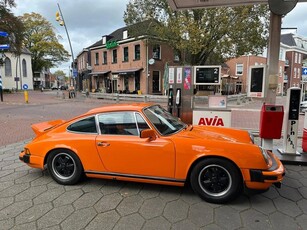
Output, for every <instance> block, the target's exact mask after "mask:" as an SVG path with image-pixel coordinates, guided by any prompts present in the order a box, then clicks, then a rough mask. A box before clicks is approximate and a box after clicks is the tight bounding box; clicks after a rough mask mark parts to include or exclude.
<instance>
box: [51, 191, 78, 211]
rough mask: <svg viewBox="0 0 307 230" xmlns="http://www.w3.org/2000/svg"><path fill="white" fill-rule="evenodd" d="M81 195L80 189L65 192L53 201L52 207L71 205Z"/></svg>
mask: <svg viewBox="0 0 307 230" xmlns="http://www.w3.org/2000/svg"><path fill="white" fill-rule="evenodd" d="M82 195H83V191H82V190H81V189H78V190H72V191H69V192H65V193H63V194H62V195H61V196H59V197H58V198H57V199H55V200H54V201H53V205H54V206H55V207H59V206H63V205H67V204H72V203H73V202H75V201H76V200H77V199H78V198H79V197H81V196H82Z"/></svg>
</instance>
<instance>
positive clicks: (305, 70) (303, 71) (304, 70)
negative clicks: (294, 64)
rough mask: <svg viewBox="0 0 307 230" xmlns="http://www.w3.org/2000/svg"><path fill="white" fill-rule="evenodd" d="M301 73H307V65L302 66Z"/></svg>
mask: <svg viewBox="0 0 307 230" xmlns="http://www.w3.org/2000/svg"><path fill="white" fill-rule="evenodd" d="M302 74H303V75H307V67H303V68H302Z"/></svg>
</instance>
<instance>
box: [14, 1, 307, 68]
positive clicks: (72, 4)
mask: <svg viewBox="0 0 307 230" xmlns="http://www.w3.org/2000/svg"><path fill="white" fill-rule="evenodd" d="M15 2H16V4H17V7H16V8H15V9H13V12H14V14H15V15H16V16H19V15H22V14H24V13H31V12H35V13H39V14H41V15H42V16H43V17H45V18H46V19H47V20H48V21H50V22H51V23H52V24H53V25H54V27H55V29H56V33H58V34H60V35H61V36H62V40H60V42H61V43H62V44H63V45H64V47H65V49H66V50H67V51H69V52H70V47H69V43H68V40H67V36H66V32H65V29H64V27H61V26H60V25H59V24H58V22H57V21H56V20H55V13H56V11H58V6H57V3H59V4H60V7H61V10H62V13H63V16H64V19H65V22H66V26H67V29H68V32H69V36H70V40H71V43H72V48H73V53H74V56H75V58H76V56H77V55H78V53H79V52H80V51H82V49H83V48H85V47H88V46H89V45H91V44H93V43H95V42H96V41H98V40H99V39H101V37H102V36H103V35H106V34H110V33H112V32H113V31H114V30H116V29H118V28H120V27H123V26H125V23H124V21H123V15H124V11H125V9H126V5H127V3H128V2H129V0H58V1H55V0H15ZM306 12H307V3H298V5H297V6H296V7H295V9H294V10H293V11H292V12H290V13H289V14H288V15H286V16H285V17H284V19H283V24H282V27H294V28H297V30H296V31H294V32H297V34H298V35H301V36H304V37H307V17H306ZM68 67H69V63H63V64H62V65H61V66H59V69H62V70H63V71H64V72H66V73H68ZM52 71H54V70H52Z"/></svg>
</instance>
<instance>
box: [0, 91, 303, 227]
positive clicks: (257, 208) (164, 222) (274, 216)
mask: <svg viewBox="0 0 307 230" xmlns="http://www.w3.org/2000/svg"><path fill="white" fill-rule="evenodd" d="M36 93H39V92H36ZM38 95H39V94H38ZM19 96H20V95H19ZM39 96H40V97H39V98H38V99H36V100H37V101H31V98H30V103H29V105H24V104H23V102H22V101H20V98H19V97H18V95H13V96H12V98H14V97H16V98H15V100H11V101H10V102H7V104H5V105H4V104H1V105H0V106H1V107H0V113H1V114H0V115H1V116H0V122H1V123H0V124H1V139H2V137H3V133H5V134H8V133H9V131H10V129H12V127H13V126H10V127H11V128H10V129H6V130H5V131H3V126H5V124H4V123H3V122H5V120H6V119H3V114H5V116H6V118H7V120H14V121H15V124H14V126H16V127H18V129H19V133H18V135H20V134H21V133H23V132H30V131H29V130H23V128H22V126H23V125H20V123H21V122H22V123H23V124H26V125H28V124H30V123H31V122H37V121H40V120H46V119H49V118H53V119H57V117H56V116H59V115H58V113H57V111H61V118H62V119H66V118H68V117H71V115H72V114H78V112H80V113H81V112H82V111H83V110H84V111H87V110H88V109H90V108H91V107H97V106H98V105H103V104H104V103H106V102H102V101H97V100H90V99H82V100H81V99H74V100H67V99H65V100H63V99H60V98H54V97H55V96H54V95H53V96H50V95H49V94H47V93H43V94H41V95H39ZM33 100H34V99H33ZM42 105H43V106H42ZM245 106H246V107H248V106H251V107H252V105H250V104H249V105H245ZM20 108H22V109H20ZM5 109H8V110H9V111H10V113H8V114H6V113H4V112H3V111H4V110H5ZM251 109H253V108H251ZM8 110H7V111H8ZM63 110H64V111H63ZM33 111H34V112H33ZM241 115H242V112H241ZM29 116H31V118H32V120H31V119H29V120H28V119H27V117H29ZM245 116H246V114H245ZM11 118H12V119H11ZM239 120H240V119H239ZM249 120H251V119H249ZM17 121H18V124H17V125H16V123H17ZM241 124H242V121H241ZM26 125H24V126H26ZM15 134H16V133H15ZM10 135H12V134H10ZM16 136H17V135H15V136H12V137H11V138H12V139H13V138H16ZM22 138H24V139H27V138H25V137H22ZM24 139H23V140H24ZM257 141H259V140H257ZM16 142H17V141H16V140H15V139H14V144H5V145H1V144H0V146H2V147H0V229H31V230H32V229H133V230H134V229H206V230H207V229H257V230H258V229H279V230H283V229H285V230H289V229H296V230H297V229H307V227H306V226H307V167H304V166H290V165H289V166H288V165H287V166H286V173H287V174H286V177H285V180H284V181H283V186H282V188H281V189H276V188H274V187H272V188H271V189H270V190H269V191H267V192H265V193H263V194H242V195H241V196H240V197H239V198H238V199H237V200H235V201H233V202H231V203H229V204H226V205H214V204H209V203H207V202H204V201H202V200H201V199H200V198H199V197H198V196H197V195H195V194H194V193H193V192H192V191H191V188H190V187H189V186H186V187H184V188H178V187H169V186H160V185H149V184H141V183H128V182H119V181H107V180H98V179H87V180H85V181H84V182H82V183H80V184H79V185H75V186H62V185H59V184H56V183H55V182H53V180H52V179H51V178H50V176H49V175H48V172H47V171H46V170H44V171H41V170H37V169H32V168H29V167H28V166H26V165H25V164H24V163H22V162H20V161H19V159H18V155H19V152H20V150H21V149H22V148H23V146H24V144H25V142H27V141H22V142H17V143H16Z"/></svg>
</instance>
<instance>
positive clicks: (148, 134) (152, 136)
mask: <svg viewBox="0 0 307 230" xmlns="http://www.w3.org/2000/svg"><path fill="white" fill-rule="evenodd" d="M141 138H149V141H154V140H156V139H157V137H156V133H155V131H154V130H152V129H144V130H142V131H141Z"/></svg>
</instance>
